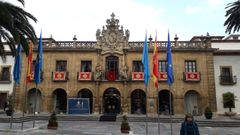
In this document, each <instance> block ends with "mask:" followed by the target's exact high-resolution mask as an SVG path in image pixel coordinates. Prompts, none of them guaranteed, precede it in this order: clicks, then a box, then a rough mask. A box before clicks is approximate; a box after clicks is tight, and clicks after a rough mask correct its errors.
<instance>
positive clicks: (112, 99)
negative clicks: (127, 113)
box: [103, 88, 121, 114]
mask: <svg viewBox="0 0 240 135" xmlns="http://www.w3.org/2000/svg"><path fill="white" fill-rule="evenodd" d="M103 109H104V113H105V114H118V113H120V111H121V99H120V92H119V91H118V90H117V89H115V88H109V89H107V90H106V91H105V92H104V94H103Z"/></svg>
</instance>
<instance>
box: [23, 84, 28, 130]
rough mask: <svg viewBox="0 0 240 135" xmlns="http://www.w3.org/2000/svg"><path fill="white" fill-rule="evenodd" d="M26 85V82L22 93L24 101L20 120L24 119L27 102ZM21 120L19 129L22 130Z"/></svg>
mask: <svg viewBox="0 0 240 135" xmlns="http://www.w3.org/2000/svg"><path fill="white" fill-rule="evenodd" d="M27 85H28V84H27V82H26V85H25V91H24V101H23V113H22V118H24V117H25V111H26V103H27V102H26V101H27V88H28V86H27ZM23 123H24V122H23V120H22V125H21V129H22V130H23Z"/></svg>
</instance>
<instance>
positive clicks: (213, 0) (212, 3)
mask: <svg viewBox="0 0 240 135" xmlns="http://www.w3.org/2000/svg"><path fill="white" fill-rule="evenodd" d="M205 1H206V3H207V5H208V6H209V7H211V8H216V7H218V6H221V5H222V4H223V3H224V1H225V2H226V1H227V0H205ZM228 1H229V0H228Z"/></svg>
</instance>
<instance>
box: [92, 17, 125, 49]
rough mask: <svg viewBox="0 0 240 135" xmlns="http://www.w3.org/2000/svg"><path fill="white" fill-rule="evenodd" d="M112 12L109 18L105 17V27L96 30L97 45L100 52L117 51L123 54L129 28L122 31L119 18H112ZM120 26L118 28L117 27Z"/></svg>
mask: <svg viewBox="0 0 240 135" xmlns="http://www.w3.org/2000/svg"><path fill="white" fill-rule="evenodd" d="M114 17H115V15H114V13H112V15H111V19H107V21H106V22H107V25H106V27H105V26H103V28H102V30H100V29H98V30H97V32H96V38H97V46H96V49H100V50H101V53H102V54H106V53H119V54H123V49H128V40H129V35H130V33H129V30H127V29H126V30H125V31H123V26H121V27H120V26H119V24H118V23H119V20H118V19H115V18H114ZM119 27H120V28H119Z"/></svg>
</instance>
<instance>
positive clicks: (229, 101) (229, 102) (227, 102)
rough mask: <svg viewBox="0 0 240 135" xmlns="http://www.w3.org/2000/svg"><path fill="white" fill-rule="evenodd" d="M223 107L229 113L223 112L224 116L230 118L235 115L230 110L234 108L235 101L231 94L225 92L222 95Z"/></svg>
mask: <svg viewBox="0 0 240 135" xmlns="http://www.w3.org/2000/svg"><path fill="white" fill-rule="evenodd" d="M222 96H223V107H224V108H229V112H225V115H227V116H232V115H235V114H236V113H234V112H232V108H235V103H234V102H235V100H236V96H234V94H233V93H232V92H226V93H224V94H223V95H222Z"/></svg>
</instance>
